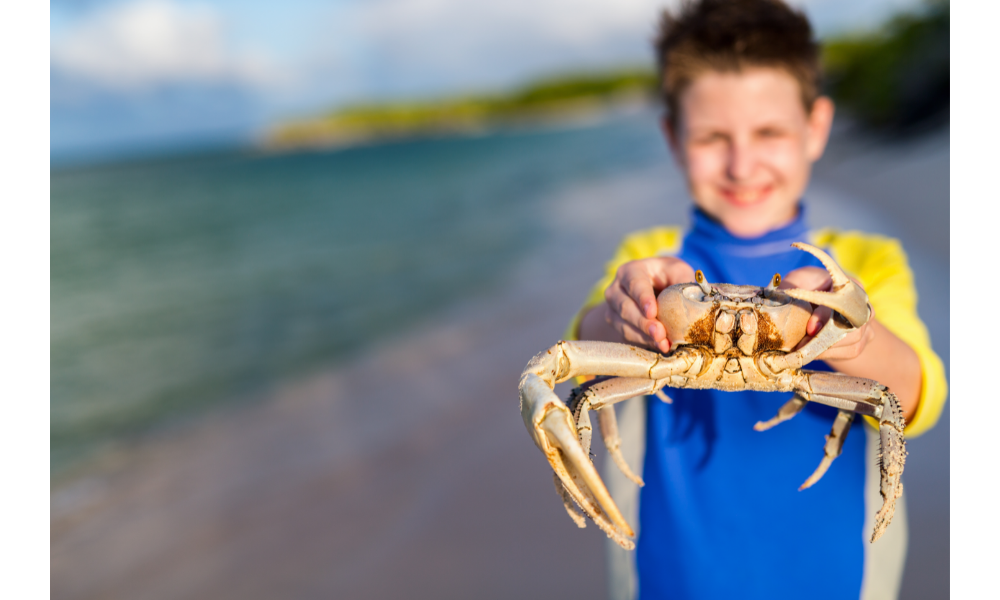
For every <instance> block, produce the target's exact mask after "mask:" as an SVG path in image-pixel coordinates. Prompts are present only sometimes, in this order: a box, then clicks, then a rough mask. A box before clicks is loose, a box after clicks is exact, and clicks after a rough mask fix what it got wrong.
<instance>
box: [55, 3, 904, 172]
mask: <svg viewBox="0 0 1000 600" xmlns="http://www.w3.org/2000/svg"><path fill="white" fill-rule="evenodd" d="M674 3H675V2H672V1H671V0H667V1H666V2H664V1H663V0H504V1H502V2H499V1H490V2H484V1H477V0H364V1H358V0H327V1H325V2H320V1H318V0H286V1H284V2H259V1H256V0H242V1H237V0H109V1H97V0H84V1H81V0H76V1H60V0H53V2H52V3H51V5H50V33H51V41H50V83H51V97H50V106H51V108H50V123H51V147H52V154H53V156H59V155H73V154H84V153H89V152H95V151H102V150H103V151H107V150H112V149H116V148H117V149H125V148H139V147H146V148H155V147H157V146H178V147H182V146H185V145H193V144H197V143H209V142H212V141H233V140H237V139H248V138H249V137H251V136H252V135H253V134H254V133H255V132H258V131H260V130H261V129H262V128H263V127H265V126H266V125H267V124H268V123H271V122H274V121H275V120H277V119H280V118H283V117H287V116H290V115H299V114H309V113H313V112H316V111H319V110H323V109H326V108H329V107H333V106H337V105H339V104H344V103H347V102H352V101H359V100H369V99H387V98H401V97H405V98H412V97H430V96H436V95H443V94H450V93H456V92H468V91H484V90H492V89H502V88H505V87H509V86H511V85H514V84H517V83H521V82H524V81H525V80H529V79H531V78H533V77H537V76H541V75H545V74H549V73H555V72H561V71H569V70H589V69H598V68H602V67H615V66H622V65H636V64H650V62H651V55H650V50H649V40H650V38H651V36H652V27H653V24H654V22H655V18H656V14H657V10H658V9H659V8H660V7H662V6H663V5H664V4H667V5H669V4H674ZM792 4H795V5H798V6H801V7H803V8H804V9H805V10H806V12H807V14H808V15H809V16H810V17H811V19H812V20H813V23H814V25H815V27H816V29H817V31H818V33H819V34H820V35H821V36H822V35H827V34H829V33H832V32H838V31H844V30H850V29H859V28H861V29H863V28H870V27H873V26H875V25H876V24H878V23H879V22H881V21H882V20H883V19H884V18H885V17H886V16H887V15H888V14H890V13H892V12H893V11H895V10H898V9H901V8H907V7H912V6H915V5H917V4H918V2H917V1H916V0H800V1H797V2H792Z"/></svg>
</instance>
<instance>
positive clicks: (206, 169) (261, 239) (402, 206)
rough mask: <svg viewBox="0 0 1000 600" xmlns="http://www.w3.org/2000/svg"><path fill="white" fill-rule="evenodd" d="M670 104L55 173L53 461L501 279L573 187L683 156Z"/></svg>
mask: <svg viewBox="0 0 1000 600" xmlns="http://www.w3.org/2000/svg"><path fill="white" fill-rule="evenodd" d="M656 118H657V116H656V114H655V112H653V111H641V112H638V113H632V114H627V115H618V116H615V117H612V118H608V119H605V120H602V121H599V122H593V123H588V124H578V125H576V126H572V127H567V126H564V127H555V128H551V129H547V130H533V131H508V132H498V133H492V134H486V135H482V136H479V137H465V138H450V139H437V140H421V141H408V142H397V143H390V144H382V145H372V146H367V147H357V148H351V149H341V150H331V151H314V152H301V153H292V154H281V155H265V154H260V153H255V152H252V151H233V152H228V153H218V154H213V155H201V156H191V157H175V158H170V159H161V160H152V161H150V160H147V161H142V162H129V163H120V164H112V165H101V166H93V167H87V168H79V167H78V168H66V169H61V170H60V169H57V170H54V171H53V172H52V174H51V466H52V472H53V474H57V473H59V472H60V471H63V470H65V469H67V468H68V467H70V466H72V465H74V464H79V463H81V462H82V461H84V460H85V459H87V458H88V457H91V456H93V455H94V454H95V452H97V451H99V450H100V449H102V448H105V447H107V446H109V445H112V444H115V443H117V442H120V441H122V440H126V439H129V438H131V437H134V436H137V435H143V434H145V433H147V432H150V431H154V430H156V428H157V427H159V426H161V425H163V424H165V423H170V422H175V421H177V420H178V419H181V420H183V419H191V418H197V416H198V415H200V414H204V412H205V411H206V410H207V409H210V408H212V407H217V406H220V405H222V404H224V403H240V402H248V401H252V399H253V398H254V396H255V394H259V393H260V392H261V391H262V390H265V389H267V388H268V386H271V385H274V384H276V383H277V382H279V381H282V380H285V379H288V378H292V377H295V376H296V375H297V374H301V373H304V372H306V371H308V370H310V369H317V368H323V367H326V366H328V365H334V364H336V363H337V362H338V361H342V360H344V359H345V358H347V357H349V356H351V355H353V354H354V353H356V352H359V351H362V350H363V349H364V348H365V347H366V346H367V345H369V344H371V343H373V342H374V341H377V340H380V339H384V338H386V337H387V336H393V335H396V334H398V333H400V332H402V331H404V330H406V328H408V327H411V326H413V325H414V324H415V323H417V322H418V321H420V320H421V319H424V318H427V317H428V316H429V315H434V314H441V313H443V312H444V311H446V310H447V308H448V306H450V305H452V304H453V303H455V302H457V301H459V300H461V299H462V298H463V297H466V296H468V295H469V294H470V293H473V292H482V291H483V290H487V289H489V286H490V285H492V284H493V282H496V281H497V280H499V279H501V278H502V275H503V274H504V273H507V272H509V271H510V270H511V269H513V268H514V267H515V266H516V265H517V264H519V262H521V261H524V260H530V259H531V257H532V254H533V253H534V252H536V251H538V249H539V248H541V247H542V246H543V245H544V243H545V240H546V236H547V233H548V232H549V230H550V229H551V228H552V227H553V226H554V225H555V224H553V223H551V222H550V221H547V220H546V215H547V214H550V213H549V212H547V211H546V210H545V207H546V204H547V203H549V202H551V201H552V199H553V198H556V197H557V196H558V194H559V192H560V190H562V189H565V188H567V187H568V186H579V185H586V184H587V182H589V181H596V180H600V179H602V178H607V177H617V176H621V175H622V174H627V173H628V172H629V171H631V170H641V169H647V168H649V166H650V165H654V164H656V163H658V162H660V161H665V160H669V158H668V155H667V151H666V148H665V145H664V143H663V141H662V138H660V137H659V134H658V131H657V125H656Z"/></svg>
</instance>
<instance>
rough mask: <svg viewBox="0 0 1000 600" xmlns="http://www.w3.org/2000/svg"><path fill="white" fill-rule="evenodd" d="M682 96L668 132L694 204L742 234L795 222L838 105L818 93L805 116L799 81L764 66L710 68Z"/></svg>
mask: <svg viewBox="0 0 1000 600" xmlns="http://www.w3.org/2000/svg"><path fill="white" fill-rule="evenodd" d="M678 100H679V103H678V104H679V109H680V115H679V118H678V119H677V129H676V130H674V129H673V128H671V127H670V126H669V124H666V123H665V125H664V130H665V132H666V134H667V138H668V141H669V142H670V146H671V148H672V149H673V151H674V156H675V157H676V159H677V161H678V163H679V164H680V166H681V168H682V169H683V170H684V172H685V175H686V176H687V181H688V187H689V188H690V191H691V195H692V196H693V198H694V202H695V204H697V205H698V206H699V207H700V208H701V209H702V210H704V211H705V212H706V213H708V214H709V215H712V216H713V217H715V218H716V219H718V220H719V221H720V222H721V223H722V225H723V226H724V227H725V228H726V229H727V230H729V232H730V233H733V234H734V235H737V236H739V237H755V236H758V235H761V234H763V233H766V232H768V231H770V230H772V229H775V228H777V227H781V226H783V225H785V224H787V223H788V222H790V221H791V220H792V219H794V218H795V216H796V211H797V206H798V201H799V199H800V198H801V197H802V193H803V191H804V190H805V188H806V184H807V183H808V182H809V170H810V167H811V166H812V163H813V162H814V161H816V160H817V159H818V158H819V157H820V156H821V155H822V154H823V149H824V147H825V146H826V140H827V136H828V135H829V132H830V125H831V123H832V121H833V103H832V102H831V101H830V100H829V99H828V98H819V99H817V100H816V102H815V104H814V105H813V110H812V113H811V114H807V113H806V111H805V108H804V107H803V106H802V100H801V95H800V90H799V84H798V82H797V81H796V80H795V78H794V77H792V76H791V75H790V74H788V73H787V72H785V71H783V70H781V69H777V68H764V67H760V68H752V69H745V70H743V71H742V72H739V73H722V72H717V71H707V72H705V73H703V74H701V75H699V76H698V77H696V78H695V80H694V81H693V82H692V83H691V84H690V85H689V86H688V88H687V89H686V90H684V92H682V94H681V96H680V98H679V99H678Z"/></svg>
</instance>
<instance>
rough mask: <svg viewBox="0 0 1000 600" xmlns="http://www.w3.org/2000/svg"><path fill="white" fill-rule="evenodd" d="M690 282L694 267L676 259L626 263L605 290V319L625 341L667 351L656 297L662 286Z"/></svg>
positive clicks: (667, 345) (648, 259) (668, 348)
mask: <svg viewBox="0 0 1000 600" xmlns="http://www.w3.org/2000/svg"><path fill="white" fill-rule="evenodd" d="M689 281H690V282H693V281H694V269H692V268H691V266H690V265H688V264H687V263H686V262H684V261H683V260H681V259H679V258H674V257H669V256H664V257H656V258H644V259H641V260H633V261H631V262H627V263H625V264H624V265H622V266H621V267H619V268H618V273H617V274H616V275H615V280H614V281H613V282H612V283H611V285H610V286H608V289H607V290H605V291H604V299H605V300H606V303H605V315H604V318H605V320H606V321H607V323H608V325H610V326H611V327H612V328H613V329H614V330H615V331H617V332H618V333H619V334H620V335H621V336H622V337H623V338H625V341H626V342H627V343H630V344H637V345H640V346H645V347H647V348H654V349H656V350H659V351H660V352H663V353H666V352H669V351H670V342H668V341H667V330H666V328H665V327H664V326H663V324H662V323H660V322H659V321H657V320H656V310H657V307H656V296H657V295H658V294H659V293H660V292H661V291H663V289H664V288H667V287H669V286H671V285H674V284H676V283H687V282H689Z"/></svg>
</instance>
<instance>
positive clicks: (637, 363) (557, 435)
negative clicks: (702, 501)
mask: <svg viewBox="0 0 1000 600" xmlns="http://www.w3.org/2000/svg"><path fill="white" fill-rule="evenodd" d="M698 358H700V355H699V354H698V353H697V352H693V353H689V352H677V353H671V355H670V356H663V355H661V354H657V353H655V352H649V351H647V350H641V349H638V348H633V347H631V346H626V345H624V344H614V343H609V342H559V343H558V344H556V345H555V346H553V347H551V348H549V349H548V350H546V351H544V352H541V353H539V354H537V355H536V356H535V357H534V358H532V359H531V361H529V362H528V365H527V366H526V367H525V369H524V372H523V373H522V375H521V383H520V386H519V392H520V397H521V418H522V419H523V420H524V424H525V426H526V427H527V429H528V433H529V434H530V435H531V437H532V439H533V440H534V442H535V444H536V445H537V446H538V447H539V449H541V451H542V453H544V454H545V457H546V459H548V461H549V465H550V466H551V467H552V470H553V471H554V472H555V474H556V476H557V477H558V478H559V481H560V482H561V483H562V485H563V487H564V488H565V491H566V493H567V494H568V495H569V496H570V497H571V498H572V499H573V501H574V502H575V503H576V504H577V505H578V506H580V508H581V509H583V511H584V512H585V513H586V514H587V516H589V517H590V518H591V519H592V520H593V521H594V523H596V524H597V526H598V527H600V528H601V529H602V530H603V531H604V532H605V533H606V534H607V535H608V537H610V538H612V539H613V540H615V542H617V543H618V544H619V545H621V546H622V547H623V548H626V549H632V548H634V547H635V545H634V544H633V543H632V541H631V540H630V539H629V538H631V537H633V536H634V534H633V532H632V528H631V527H630V526H629V525H628V523H627V522H626V521H625V518H624V517H623V516H622V514H621V511H619V510H618V507H617V506H616V505H615V503H614V501H613V500H612V499H611V495H610V494H609V493H608V490H607V488H606V487H605V485H604V482H603V481H602V480H601V477H600V475H598V473H597V469H596V468H595V467H594V464H593V463H592V462H591V461H590V456H589V453H588V452H586V451H584V449H583V447H582V446H581V444H580V440H579V438H578V437H577V432H576V429H575V427H574V424H573V419H572V414H571V413H570V410H569V408H567V406H566V405H565V404H564V403H563V402H562V400H560V399H559V397H558V396H556V395H555V393H554V392H553V391H552V388H553V386H554V385H555V384H557V383H560V382H562V381H565V380H567V379H569V378H571V377H574V376H576V375H615V376H622V377H630V378H640V377H641V378H646V379H653V380H660V379H668V378H669V377H670V376H671V375H675V374H680V373H683V372H686V371H687V370H689V369H691V368H692V367H693V366H694V367H697V366H698V363H700V361H698V360H697V359H698ZM574 520H575V519H574ZM578 523H579V522H578Z"/></svg>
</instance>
